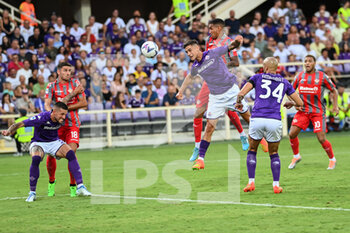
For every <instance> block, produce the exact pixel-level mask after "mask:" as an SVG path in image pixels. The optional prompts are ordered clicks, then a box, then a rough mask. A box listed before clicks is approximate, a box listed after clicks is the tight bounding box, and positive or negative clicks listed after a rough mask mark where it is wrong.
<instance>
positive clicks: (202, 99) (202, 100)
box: [196, 82, 210, 108]
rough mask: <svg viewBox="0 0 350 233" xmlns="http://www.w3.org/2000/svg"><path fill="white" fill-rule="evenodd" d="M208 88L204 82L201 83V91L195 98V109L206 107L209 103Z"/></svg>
mask: <svg viewBox="0 0 350 233" xmlns="http://www.w3.org/2000/svg"><path fill="white" fill-rule="evenodd" d="M209 94H210V91H209V87H208V84H207V83H206V82H203V85H202V89H201V90H200V91H199V93H198V95H197V98H196V108H201V107H207V105H208V102H209Z"/></svg>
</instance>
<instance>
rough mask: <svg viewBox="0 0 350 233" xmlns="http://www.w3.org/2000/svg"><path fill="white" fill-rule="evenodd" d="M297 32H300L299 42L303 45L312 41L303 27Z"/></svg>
mask: <svg viewBox="0 0 350 233" xmlns="http://www.w3.org/2000/svg"><path fill="white" fill-rule="evenodd" d="M299 33H300V36H299V41H300V44H302V45H304V46H305V44H306V43H310V44H311V43H312V40H311V38H310V37H309V36H308V35H307V34H306V32H305V31H304V30H303V29H301V30H300V31H299Z"/></svg>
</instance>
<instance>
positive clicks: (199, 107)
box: [189, 82, 210, 162]
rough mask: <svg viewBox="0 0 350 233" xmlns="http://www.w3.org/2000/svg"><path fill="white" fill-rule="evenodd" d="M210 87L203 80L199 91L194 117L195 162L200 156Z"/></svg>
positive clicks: (193, 159)
mask: <svg viewBox="0 0 350 233" xmlns="http://www.w3.org/2000/svg"><path fill="white" fill-rule="evenodd" d="M209 94H210V91H209V88H208V85H207V83H206V82H203V86H202V88H201V90H200V91H199V93H198V96H197V100H196V112H195V114H194V119H193V133H194V139H195V140H194V142H195V147H194V149H193V152H192V155H191V157H190V159H189V160H190V161H191V162H193V161H195V160H196V159H197V158H198V154H199V144H200V142H201V139H202V129H203V116H204V113H205V111H206V110H207V106H208V101H209Z"/></svg>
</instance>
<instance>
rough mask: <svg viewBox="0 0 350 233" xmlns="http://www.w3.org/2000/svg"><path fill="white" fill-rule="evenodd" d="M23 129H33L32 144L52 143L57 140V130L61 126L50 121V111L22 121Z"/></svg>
mask: <svg viewBox="0 0 350 233" xmlns="http://www.w3.org/2000/svg"><path fill="white" fill-rule="evenodd" d="M23 123H24V126H25V127H29V126H33V127H34V137H33V138H32V142H53V141H56V140H58V139H59V138H58V129H59V128H60V127H61V124H60V123H58V122H53V121H52V120H51V111H50V112H42V113H40V114H38V115H36V116H33V117H31V118H29V119H27V120H24V121H23Z"/></svg>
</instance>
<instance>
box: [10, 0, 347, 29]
mask: <svg viewBox="0 0 350 233" xmlns="http://www.w3.org/2000/svg"><path fill="white" fill-rule="evenodd" d="M349 9H350V1H348V0H346V1H345V2H344V5H343V7H340V8H339V10H338V19H339V21H340V27H341V28H344V29H347V28H348V27H349V26H350V22H349V17H350V10H349ZM5 33H6V32H5Z"/></svg>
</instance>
